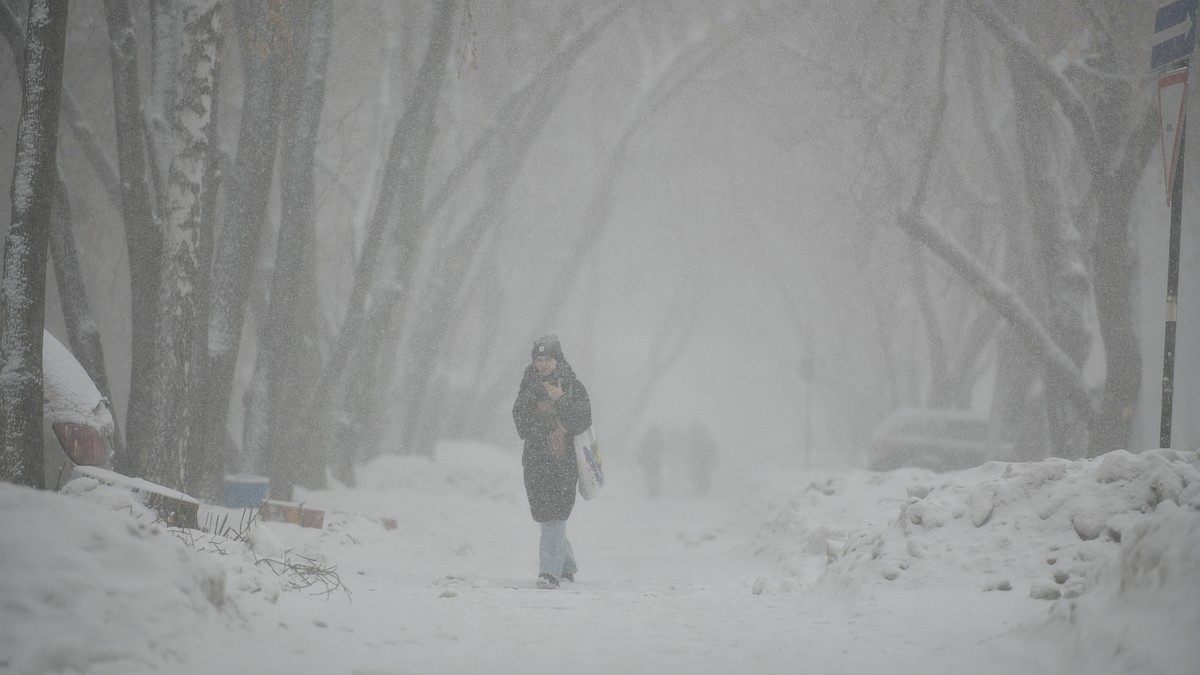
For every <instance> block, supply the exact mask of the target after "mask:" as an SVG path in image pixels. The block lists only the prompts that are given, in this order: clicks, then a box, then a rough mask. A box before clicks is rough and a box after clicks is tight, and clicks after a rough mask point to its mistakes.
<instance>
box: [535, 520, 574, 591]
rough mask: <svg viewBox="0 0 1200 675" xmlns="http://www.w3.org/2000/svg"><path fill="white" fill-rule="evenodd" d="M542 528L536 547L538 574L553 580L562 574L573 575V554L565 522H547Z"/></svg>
mask: <svg viewBox="0 0 1200 675" xmlns="http://www.w3.org/2000/svg"><path fill="white" fill-rule="evenodd" d="M538 524H539V525H541V526H542V539H541V542H540V544H539V545H538V557H539V561H538V574H539V575H541V574H549V575H550V576H552V577H554V578H555V579H558V578H561V577H562V575H564V574H570V575H572V576H574V575H575V573H576V572H578V571H579V568H578V567H576V566H575V553H574V552H573V551H571V542H569V541H567V521H565V520H547V521H546V522H544V523H538Z"/></svg>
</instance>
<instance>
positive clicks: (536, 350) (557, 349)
mask: <svg viewBox="0 0 1200 675" xmlns="http://www.w3.org/2000/svg"><path fill="white" fill-rule="evenodd" d="M539 356H552V357H554V358H555V360H558V361H562V357H563V354H562V344H560V343H559V341H558V336H557V335H543V336H542V337H540V338H538V339H536V340H534V341H533V350H532V351H530V353H529V358H530V359H531V360H532V359H536V358H537V357H539Z"/></svg>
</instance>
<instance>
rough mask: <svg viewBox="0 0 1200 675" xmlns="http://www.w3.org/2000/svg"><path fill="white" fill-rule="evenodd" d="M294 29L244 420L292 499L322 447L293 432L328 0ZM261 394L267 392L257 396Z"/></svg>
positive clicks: (302, 381) (310, 334) (307, 374)
mask: <svg viewBox="0 0 1200 675" xmlns="http://www.w3.org/2000/svg"><path fill="white" fill-rule="evenodd" d="M292 21H293V22H294V24H295V25H296V30H295V31H294V32H293V34H294V35H296V36H298V37H299V38H301V40H298V47H300V48H299V49H297V51H296V53H295V54H294V55H293V58H291V59H289V62H288V72H287V76H288V77H287V80H286V82H287V94H288V95H287V97H286V98H287V104H286V105H285V107H284V109H285V113H286V116H285V118H284V123H283V124H282V125H281V135H282V142H281V144H280V151H281V152H280V160H281V164H280V171H279V173H280V200H281V206H280V226H279V240H278V245H277V247H276V250H275V265H274V269H273V271H272V275H271V297H270V302H269V304H268V306H267V312H266V316H265V317H264V319H263V322H262V324H261V325H260V331H259V350H258V364H257V367H256V368H255V377H256V378H263V379H265V380H266V385H265V386H263V385H261V384H256V385H255V386H253V387H252V390H253V391H255V392H257V393H258V397H257V398H256V400H257V405H255V406H254V407H252V408H251V409H249V411H248V412H249V413H250V415H249V419H248V420H247V423H248V425H250V426H256V425H263V428H259V429H255V430H253V433H255V434H256V436H255V438H257V439H258V440H259V441H260V442H262V443H263V444H264V445H263V447H261V448H254V447H251V448H247V450H249V451H250V452H251V453H254V454H257V455H258V456H259V457H260V458H261V460H262V461H261V463H260V465H259V467H260V469H259V470H260V471H263V472H264V473H266V475H268V476H270V478H271V493H272V496H274V497H276V498H278V499H285V500H287V499H291V494H292V487H293V486H294V485H295V484H296V483H297V482H301V483H303V484H305V485H307V486H310V487H319V486H321V485H323V482H324V477H325V461H326V453H325V451H324V443H323V442H322V440H321V437H316V438H307V439H298V438H297V437H296V433H295V431H294V429H296V428H297V427H298V426H299V425H300V422H301V421H302V419H303V415H304V414H305V408H304V404H305V403H306V402H307V398H308V392H309V391H311V390H312V388H313V385H314V381H315V380H316V378H317V377H319V374H320V353H319V352H318V351H317V335H316V330H317V327H318V314H317V307H316V304H315V303H313V302H312V298H314V297H315V296H316V269H315V253H316V252H315V241H316V240H315V232H314V225H315V220H314V196H313V190H314V185H313V165H314V158H315V153H316V143H317V130H318V128H319V126H320V122H321V109H322V106H323V104H324V100H325V67H326V64H327V62H328V58H329V39H330V30H331V26H332V7H331V5H330V3H329V2H328V0H320V1H318V2H315V3H312V4H311V5H307V6H305V8H304V10H303V11H302V12H294V13H293V14H292ZM264 395H265V399H264V398H263V397H264Z"/></svg>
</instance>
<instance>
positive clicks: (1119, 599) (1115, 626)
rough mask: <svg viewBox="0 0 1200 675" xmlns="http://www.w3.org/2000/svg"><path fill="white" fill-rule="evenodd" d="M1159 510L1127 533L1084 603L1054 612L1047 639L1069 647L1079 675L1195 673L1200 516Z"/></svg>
mask: <svg viewBox="0 0 1200 675" xmlns="http://www.w3.org/2000/svg"><path fill="white" fill-rule="evenodd" d="M1196 486H1197V484H1196V483H1191V484H1190V489H1191V490H1192V501H1191V505H1192V506H1191V507H1190V508H1189V507H1178V506H1175V505H1174V503H1172V502H1169V501H1167V502H1163V503H1161V504H1160V505H1159V506H1158V508H1157V510H1156V512H1155V513H1154V514H1151V515H1148V516H1146V517H1145V518H1142V519H1140V520H1138V521H1137V522H1136V523H1134V524H1133V525H1132V526H1131V527H1129V528H1128V530H1127V531H1126V534H1125V536H1124V537H1123V538H1122V541H1121V550H1120V554H1119V555H1118V556H1117V557H1116V558H1115V559H1114V560H1112V561H1109V562H1108V563H1107V564H1105V565H1104V566H1103V567H1102V568H1101V569H1100V571H1099V573H1098V574H1097V575H1096V576H1095V581H1094V583H1093V587H1092V588H1090V589H1089V592H1087V593H1085V594H1083V595H1082V596H1081V597H1079V598H1077V599H1072V600H1064V601H1061V602H1058V603H1056V604H1055V605H1054V607H1053V609H1052V611H1051V613H1050V618H1049V620H1048V622H1047V623H1046V625H1045V626H1039V627H1037V630H1036V632H1037V633H1039V634H1041V635H1042V637H1043V638H1044V639H1047V640H1051V641H1055V642H1058V643H1060V644H1064V645H1068V646H1069V647H1070V649H1069V654H1070V657H1071V658H1072V659H1073V661H1072V662H1069V663H1064V668H1063V671H1064V672H1067V671H1068V668H1069V669H1070V670H1071V671H1072V672H1079V673H1097V674H1100V673H1113V674H1114V675H1115V674H1117V673H1133V672H1138V673H1163V674H1167V673H1188V672H1196V669H1197V668H1200V641H1197V640H1196V636H1197V635H1200V511H1197V510H1196V508H1195V501H1194V500H1195V496H1194V495H1195V491H1196V490H1195V488H1196Z"/></svg>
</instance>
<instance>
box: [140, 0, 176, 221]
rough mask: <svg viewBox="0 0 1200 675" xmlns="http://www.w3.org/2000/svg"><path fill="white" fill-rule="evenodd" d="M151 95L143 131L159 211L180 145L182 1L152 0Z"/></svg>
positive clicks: (158, 210)
mask: <svg viewBox="0 0 1200 675" xmlns="http://www.w3.org/2000/svg"><path fill="white" fill-rule="evenodd" d="M149 5H150V24H151V27H150V97H149V99H148V100H147V101H146V102H145V104H144V107H143V112H142V114H143V118H144V119H143V123H142V124H143V134H144V135H145V137H146V142H147V144H148V146H149V147H148V148H147V155H146V157H147V158H148V159H149V160H150V178H151V180H152V182H153V184H154V186H155V190H154V193H155V194H156V195H157V196H158V203H157V204H155V207H156V210H157V212H159V213H161V212H163V211H165V208H164V206H163V201H164V200H165V199H166V192H167V188H166V183H167V173H168V169H169V168H170V165H171V160H172V159H173V158H174V156H175V154H176V153H177V152H178V150H179V147H178V143H177V139H176V138H175V132H174V119H173V118H174V116H175V97H176V91H175V88H176V77H177V73H178V71H179V59H180V51H179V46H180V45H181V44H182V43H183V32H182V31H183V19H182V11H183V9H182V3H181V2H179V0H150V2H149Z"/></svg>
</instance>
